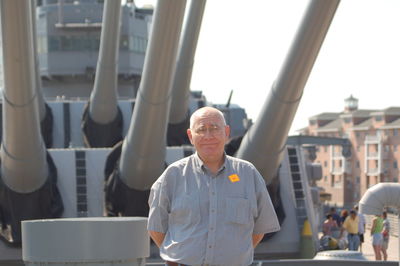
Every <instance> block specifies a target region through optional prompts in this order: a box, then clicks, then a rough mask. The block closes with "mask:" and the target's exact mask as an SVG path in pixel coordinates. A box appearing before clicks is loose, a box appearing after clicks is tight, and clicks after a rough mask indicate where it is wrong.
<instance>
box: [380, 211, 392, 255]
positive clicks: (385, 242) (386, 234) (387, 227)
mask: <svg viewBox="0 0 400 266" xmlns="http://www.w3.org/2000/svg"><path fill="white" fill-rule="evenodd" d="M382 219H383V231H382V237H383V239H382V240H383V241H382V250H381V251H382V254H383V260H387V258H388V255H387V249H388V246H389V236H390V222H389V219H388V217H387V212H386V211H384V212H383V213H382Z"/></svg>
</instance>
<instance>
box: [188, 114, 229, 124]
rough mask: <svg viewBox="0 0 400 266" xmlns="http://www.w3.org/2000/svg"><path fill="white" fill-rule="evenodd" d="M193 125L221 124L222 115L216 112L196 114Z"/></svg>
mask: <svg viewBox="0 0 400 266" xmlns="http://www.w3.org/2000/svg"><path fill="white" fill-rule="evenodd" d="M194 124H195V125H221V124H223V119H222V117H221V116H220V115H219V114H217V113H202V114H199V115H198V116H196V118H195V120H194Z"/></svg>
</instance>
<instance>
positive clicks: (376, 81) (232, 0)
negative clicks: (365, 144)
mask: <svg viewBox="0 0 400 266" xmlns="http://www.w3.org/2000/svg"><path fill="white" fill-rule="evenodd" d="M144 1H146V0H144ZM140 2H141V1H139V0H137V1H136V3H137V4H140ZM147 2H148V1H147ZM150 2H153V3H154V0H153V1H150ZM307 4H308V1H305V0H245V1H241V0H208V1H207V4H206V10H205V13H204V17H203V24H202V29H201V33H200V37H199V42H198V46H197V53H196V58H195V66H194V70H193V77H192V83H191V88H192V90H202V91H203V93H204V95H205V96H206V97H207V99H208V100H209V101H211V102H213V103H225V102H226V101H227V99H228V95H229V92H230V91H231V90H234V93H233V97H232V103H236V104H239V105H240V106H241V107H243V108H245V109H246V112H247V115H248V116H249V117H250V118H252V119H253V120H256V119H257V116H258V114H259V112H260V110H261V107H262V105H263V104H264V102H265V101H266V98H267V96H268V93H269V91H270V88H271V85H272V83H273V81H274V80H275V78H276V77H277V74H278V73H279V71H280V68H281V65H282V63H283V61H284V59H285V57H286V53H287V51H288V48H289V46H290V44H291V42H292V39H293V37H294V35H295V32H296V29H297V27H298V25H299V22H300V19H301V17H302V15H303V13H304V10H305V8H306V6H307ZM399 32H400V1H398V0H342V1H341V3H340V4H339V7H338V10H337V12H336V15H335V18H334V19H333V22H332V24H331V27H330V29H329V32H328V34H327V37H326V38H325V42H324V44H323V46H322V48H321V50H320V53H319V56H318V59H317V61H316V63H315V64H314V68H313V71H312V72H311V75H310V77H309V79H308V82H307V84H306V87H305V89H304V95H303V98H302V100H301V102H300V105H299V108H298V110H297V113H296V116H295V118H294V121H293V123H292V128H291V131H290V134H295V130H297V129H300V128H303V127H305V126H307V125H308V118H309V117H311V116H313V115H316V114H319V113H322V112H340V111H342V110H343V108H344V99H345V98H347V97H348V96H350V94H353V95H354V96H355V97H356V98H358V99H359V108H362V109H383V108H386V107H389V106H400V97H399V96H400V34H399Z"/></svg>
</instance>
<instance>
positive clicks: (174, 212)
mask: <svg viewBox="0 0 400 266" xmlns="http://www.w3.org/2000/svg"><path fill="white" fill-rule="evenodd" d="M170 218H171V222H173V223H174V224H181V225H190V224H194V223H197V222H198V221H199V219H200V207H199V198H198V196H197V195H186V194H185V195H183V196H180V197H177V198H176V199H175V200H174V202H173V204H172V208H171V213H170Z"/></svg>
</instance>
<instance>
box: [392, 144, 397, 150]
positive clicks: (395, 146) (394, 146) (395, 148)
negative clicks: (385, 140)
mask: <svg viewBox="0 0 400 266" xmlns="http://www.w3.org/2000/svg"><path fill="white" fill-rule="evenodd" d="M393 151H394V152H396V151H397V145H396V144H395V145H393Z"/></svg>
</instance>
